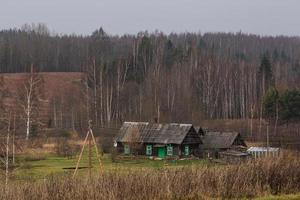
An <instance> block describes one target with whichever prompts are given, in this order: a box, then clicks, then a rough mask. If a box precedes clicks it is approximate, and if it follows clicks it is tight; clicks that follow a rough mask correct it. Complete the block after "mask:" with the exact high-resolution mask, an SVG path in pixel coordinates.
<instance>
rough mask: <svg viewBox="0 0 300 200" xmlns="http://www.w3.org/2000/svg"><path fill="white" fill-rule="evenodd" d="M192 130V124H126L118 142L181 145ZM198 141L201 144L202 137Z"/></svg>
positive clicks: (120, 132) (118, 137) (121, 130)
mask: <svg viewBox="0 0 300 200" xmlns="http://www.w3.org/2000/svg"><path fill="white" fill-rule="evenodd" d="M191 129H194V128H193V125H192V124H177V123H170V124H151V123H148V122H124V123H123V126H122V127H121V129H120V131H119V134H118V136H117V138H116V141H117V142H141V143H156V144H181V143H182V142H183V140H184V138H185V137H186V135H187V134H188V132H189V131H190V130H191ZM197 139H198V140H197ZM196 140H197V142H199V143H201V139H200V137H199V138H196Z"/></svg>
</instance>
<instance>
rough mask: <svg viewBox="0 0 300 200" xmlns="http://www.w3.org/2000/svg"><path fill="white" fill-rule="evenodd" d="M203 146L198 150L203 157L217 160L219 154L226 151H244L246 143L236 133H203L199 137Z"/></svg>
mask: <svg viewBox="0 0 300 200" xmlns="http://www.w3.org/2000/svg"><path fill="white" fill-rule="evenodd" d="M200 137H201V139H202V142H203V144H201V145H200V146H199V147H200V150H201V151H202V152H203V157H208V158H219V153H220V152H224V151H227V150H236V151H240V150H243V149H246V147H247V146H246V143H245V142H244V140H243V138H242V137H241V135H240V134H239V133H237V132H210V131H208V132H205V133H204V135H202V136H200Z"/></svg>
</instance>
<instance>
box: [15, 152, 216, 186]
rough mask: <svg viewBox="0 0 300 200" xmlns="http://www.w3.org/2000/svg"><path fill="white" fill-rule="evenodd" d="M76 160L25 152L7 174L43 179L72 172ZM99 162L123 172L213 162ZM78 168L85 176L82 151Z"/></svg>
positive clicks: (85, 160)
mask: <svg viewBox="0 0 300 200" xmlns="http://www.w3.org/2000/svg"><path fill="white" fill-rule="evenodd" d="M77 160H78V156H76V157H73V158H66V157H63V156H58V155H55V154H38V155H36V154H25V155H20V156H18V157H17V162H18V165H19V166H18V167H17V168H16V169H14V170H13V171H12V173H11V179H12V180H28V179H30V180H32V179H44V178H45V177H47V176H49V175H56V174H61V175H64V174H71V173H73V172H74V169H72V168H75V166H76V163H77ZM101 164H102V166H103V169H104V171H112V170H117V171H119V172H122V171H124V172H126V169H131V170H134V169H141V168H151V169H161V168H168V167H182V166H209V165H215V164H213V163H211V162H209V161H208V160H204V159H193V160H152V159H149V158H133V157H122V159H116V161H114V162H113V161H112V159H111V156H110V154H104V155H103V156H102V157H101ZM79 167H83V169H79V171H78V172H79V174H80V175H87V174H88V169H87V168H85V167H88V155H87V152H84V154H83V156H82V159H81V162H80V165H79ZM92 167H93V168H92V172H93V173H94V174H96V173H97V172H99V162H98V160H97V158H96V155H95V153H93V156H92Z"/></svg>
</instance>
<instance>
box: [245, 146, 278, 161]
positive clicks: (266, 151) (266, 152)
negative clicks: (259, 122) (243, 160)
mask: <svg viewBox="0 0 300 200" xmlns="http://www.w3.org/2000/svg"><path fill="white" fill-rule="evenodd" d="M247 153H249V154H250V155H251V156H252V157H253V158H254V159H257V158H262V157H268V156H269V157H277V156H279V154H280V150H279V148H274V147H250V148H249V149H248V150H247Z"/></svg>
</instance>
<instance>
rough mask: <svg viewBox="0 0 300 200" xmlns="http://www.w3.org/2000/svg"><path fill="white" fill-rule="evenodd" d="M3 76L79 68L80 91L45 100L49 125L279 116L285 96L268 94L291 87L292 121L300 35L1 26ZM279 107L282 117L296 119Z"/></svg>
mask: <svg viewBox="0 0 300 200" xmlns="http://www.w3.org/2000/svg"><path fill="white" fill-rule="evenodd" d="M33 69H34V70H33ZM0 72H1V73H3V74H7V73H25V72H26V73H27V74H26V75H27V76H29V77H35V78H37V77H38V74H42V73H44V72H81V73H82V80H81V82H80V83H78V87H79V88H80V91H79V92H78V91H77V90H76V91H68V92H66V93H65V94H63V95H61V96H56V97H55V98H53V99H49V103H48V108H47V109H48V110H49V113H50V114H49V116H48V117H47V123H46V124H47V125H48V126H56V127H57V126H61V127H70V126H77V125H79V124H83V123H84V120H86V119H87V118H89V119H92V120H93V122H94V124H95V126H98V127H103V126H112V125H115V124H116V125H117V124H121V123H122V122H123V121H130V120H137V121H151V120H155V121H158V122H181V123H185V122H186V123H190V122H191V123H194V122H199V121H201V120H203V119H246V118H249V117H252V118H262V117H263V116H265V117H268V118H274V119H275V118H276V119H278V118H279V120H280V119H281V117H280V116H281V115H280V114H278V112H279V111H278V109H279V110H280V108H278V106H277V104H276V102H279V101H277V100H276V98H277V97H276V98H275V100H274V98H272V94H270V93H271V92H272V91H271V90H274V89H275V90H276V92H277V93H279V94H282V95H283V96H284V94H286V93H287V92H289V91H291V92H292V95H289V94H286V95H285V96H288V97H287V98H289V97H291V98H292V101H293V102H294V103H296V105H297V109H298V110H297V109H296V110H294V111H293V112H294V113H293V115H292V117H291V118H292V120H294V119H296V120H297V119H299V102H298V99H299V96H300V94H299V92H298V91H299V87H300V38H299V37H286V36H277V37H271V36H259V35H252V34H244V33H241V32H238V33H188V32H186V33H171V34H168V35H166V34H164V33H162V32H159V31H156V32H153V33H149V32H147V31H145V32H140V33H138V34H136V35H110V34H108V33H106V32H105V31H104V29H103V28H99V29H98V30H95V31H94V32H93V33H92V34H91V35H85V36H84V35H75V34H73V35H64V34H56V33H52V32H51V31H49V29H48V28H47V26H46V25H44V24H37V25H34V24H33V25H24V26H23V27H22V28H20V29H10V30H2V31H0ZM40 72H42V73H40ZM31 75H32V76H31ZM36 80H39V78H37V79H36ZM3 81H4V80H2V81H0V82H3ZM38 82H39V84H42V81H38ZM0 87H1V83H0ZM45 88H47V86H46V85H45V86H44V90H45ZM36 90H39V91H40V90H41V87H39V88H37V89H36ZM269 90H270V91H269ZM2 91H4V90H2ZM36 93H37V92H36ZM267 93H268V95H267V97H266V94H267ZM17 96H19V97H18V99H20V95H17ZM21 96H22V95H21ZM270 96H271V97H270ZM24 98H25V97H24V95H23V99H24ZM37 99H41V98H37ZM281 99H284V97H282V98H281ZM274 101H275V103H274ZM280 102H283V101H280ZM297 102H298V104H297ZM37 104H38V101H37V102H36V103H35V105H37ZM280 105H286V104H284V103H281V104H280ZM264 107H265V108H266V109H264ZM279 107H280V106H279ZM281 107H284V106H281ZM276 108H277V110H276ZM37 112H38V111H37ZM276 113H277V114H276ZM282 113H284V114H282V116H283V117H282V119H290V115H289V114H288V115H287V114H286V111H282ZM59 115H60V118H61V122H60V123H58V122H57V121H58V120H59V119H58V117H57V116H59ZM36 116H38V115H36ZM276 116H277V117H276ZM286 116H289V117H288V118H286ZM63 118H64V122H62V120H63ZM45 121H46V120H45ZM59 124H60V125H59Z"/></svg>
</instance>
